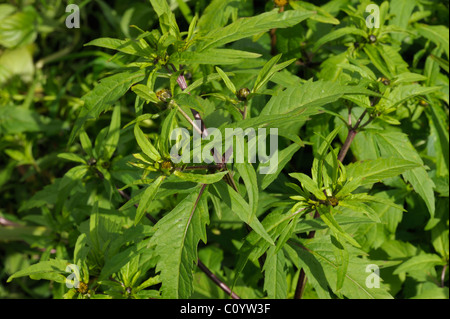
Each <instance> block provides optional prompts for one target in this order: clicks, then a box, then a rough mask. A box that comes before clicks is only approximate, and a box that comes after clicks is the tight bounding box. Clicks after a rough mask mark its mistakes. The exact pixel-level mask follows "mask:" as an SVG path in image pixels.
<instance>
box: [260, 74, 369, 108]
mask: <svg viewBox="0 0 450 319" xmlns="http://www.w3.org/2000/svg"><path fill="white" fill-rule="evenodd" d="M345 94H365V95H376V94H375V93H374V92H372V91H370V90H367V89H365V88H362V87H358V86H344V85H341V84H338V83H335V82H327V81H322V80H320V81H317V82H312V81H308V82H306V83H305V84H303V85H301V86H296V87H290V88H287V89H286V90H285V91H283V92H281V93H280V94H278V95H276V96H274V97H272V98H271V99H270V101H269V103H267V104H266V106H265V107H264V109H263V110H262V111H261V115H269V114H271V115H275V114H285V113H288V112H290V111H293V110H296V109H303V108H305V109H308V110H309V111H311V109H312V110H315V109H317V108H318V107H320V106H324V105H325V104H328V103H331V102H334V101H337V100H338V99H339V98H341V97H342V96H344V95H345Z"/></svg>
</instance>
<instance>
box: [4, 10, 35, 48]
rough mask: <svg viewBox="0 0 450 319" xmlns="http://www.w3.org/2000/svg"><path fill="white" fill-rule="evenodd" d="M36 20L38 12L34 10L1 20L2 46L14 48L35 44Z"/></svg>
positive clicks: (17, 13)
mask: <svg viewBox="0 0 450 319" xmlns="http://www.w3.org/2000/svg"><path fill="white" fill-rule="evenodd" d="M28 9H31V8H28ZM2 10H3V8H2ZM36 18H37V15H36V12H35V11H34V9H32V10H26V11H25V10H24V11H23V12H16V13H14V14H12V15H9V16H7V17H4V18H3V19H1V23H0V45H1V46H4V47H6V48H14V47H18V46H21V45H26V44H29V43H31V42H33V41H34V39H35V38H36V23H35V20H36Z"/></svg>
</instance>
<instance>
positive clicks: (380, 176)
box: [337, 158, 420, 196]
mask: <svg viewBox="0 0 450 319" xmlns="http://www.w3.org/2000/svg"><path fill="white" fill-rule="evenodd" d="M418 166H420V164H418V163H417V162H411V161H409V160H406V159H403V158H378V159H375V160H367V161H362V162H356V163H352V164H350V165H348V166H347V167H346V171H347V178H348V179H350V181H349V182H347V184H346V185H345V186H344V187H343V188H342V189H341V190H340V191H339V192H338V194H337V196H343V195H346V194H348V193H350V192H352V191H353V190H355V189H356V188H358V187H360V186H364V185H371V184H374V183H377V182H380V181H382V180H384V179H386V178H390V177H395V176H397V175H400V174H402V173H404V172H406V171H408V170H411V169H413V168H417V167H418Z"/></svg>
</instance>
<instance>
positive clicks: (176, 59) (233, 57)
mask: <svg viewBox="0 0 450 319" xmlns="http://www.w3.org/2000/svg"><path fill="white" fill-rule="evenodd" d="M260 56H261V55H260V54H258V53H253V52H248V51H241V50H234V49H209V50H206V51H202V52H199V51H184V52H180V53H175V54H172V55H171V56H170V63H174V64H188V65H189V64H214V65H225V64H238V63H243V62H244V61H245V60H246V59H256V58H259V57H260Z"/></svg>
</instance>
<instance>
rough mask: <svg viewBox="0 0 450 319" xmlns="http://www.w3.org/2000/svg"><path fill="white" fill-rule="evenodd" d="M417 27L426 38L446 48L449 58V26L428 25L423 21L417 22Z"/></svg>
mask: <svg viewBox="0 0 450 319" xmlns="http://www.w3.org/2000/svg"><path fill="white" fill-rule="evenodd" d="M416 29H417V31H418V32H419V34H420V35H421V36H423V37H424V38H425V39H427V40H430V41H432V42H434V43H435V44H436V45H438V46H439V47H441V48H442V49H444V51H445V54H447V58H449V47H448V46H449V41H448V39H449V35H448V27H445V26H443V25H426V24H422V23H418V24H416Z"/></svg>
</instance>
